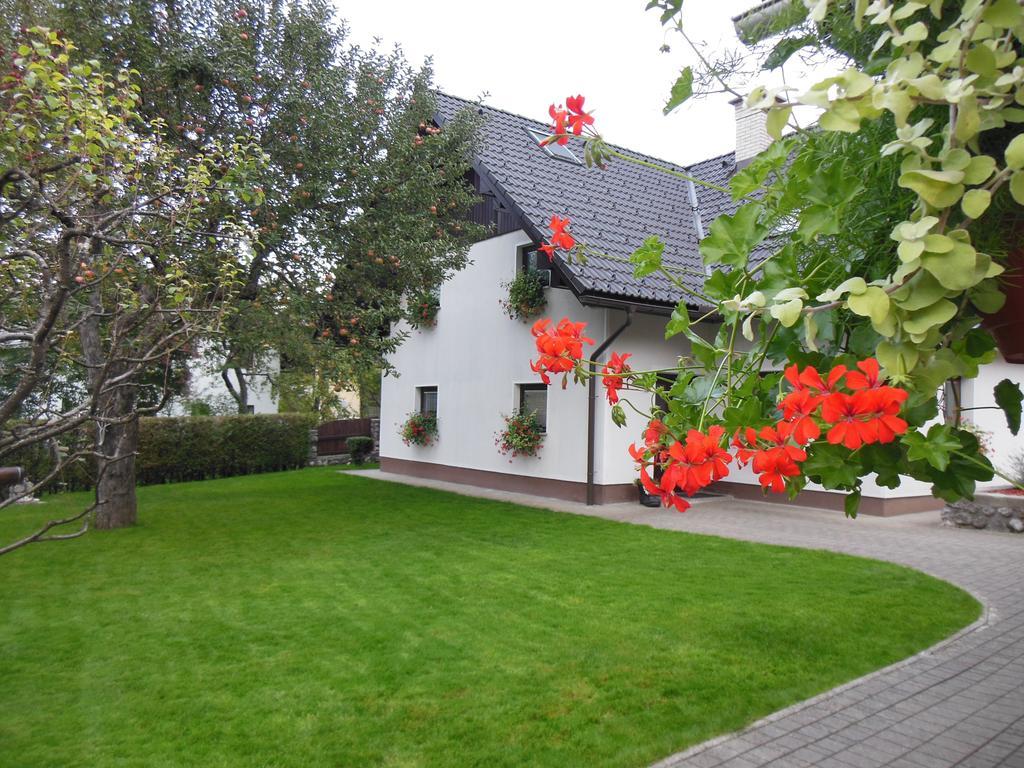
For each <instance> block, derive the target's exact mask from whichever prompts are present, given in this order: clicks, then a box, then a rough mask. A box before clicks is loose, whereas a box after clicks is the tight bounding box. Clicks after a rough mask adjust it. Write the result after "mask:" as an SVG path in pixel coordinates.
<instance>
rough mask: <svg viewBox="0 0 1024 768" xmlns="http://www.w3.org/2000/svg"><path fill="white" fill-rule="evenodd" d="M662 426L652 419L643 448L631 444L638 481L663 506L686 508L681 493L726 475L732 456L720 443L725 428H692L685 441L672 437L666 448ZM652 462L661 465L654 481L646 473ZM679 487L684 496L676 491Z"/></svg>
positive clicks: (684, 509) (708, 483) (693, 489)
mask: <svg viewBox="0 0 1024 768" xmlns="http://www.w3.org/2000/svg"><path fill="white" fill-rule="evenodd" d="M663 428H664V425H663V424H661V422H658V421H652V422H651V424H650V425H648V428H647V432H646V433H645V435H644V439H645V443H646V446H647V447H646V449H645V450H641V449H639V448H637V447H636V446H635V445H632V446H630V449H629V452H630V455H631V456H632V457H633V458H634V459H636V461H637V462H638V463H639V464H640V484H641V485H642V486H643V487H644V489H645V490H646V491H647V492H648V493H649V494H651V495H653V496H658V497H660V498H661V500H662V504H663V505H664V506H666V507H668V506H673V507H675V508H676V509H677V510H679V511H680V512H685V511H686V510H687V509H689V507H690V503H689V502H688V501H687V500H686V499H685V498H684V496H692V495H694V494H695V493H697V492H698V491H699V490H700V489H701V488H703V487H705V486H707V485H710V484H711V483H713V482H714V481H715V480H721V479H722V478H723V477H725V476H726V475H728V474H729V467H728V466H727V465H728V463H729V462H731V461H732V456H731V455H730V454H729V452H728V451H727V450H725V449H724V448H723V447H722V445H721V441H722V436H723V435H724V434H725V430H724V429H722V428H721V427H719V426H713V427H711V428H710V429H709V430H708V432H707V434H704V433H702V432H698V431H697V430H695V429H691V430H690V431H689V432H688V433H687V435H686V441H685V442H680V441H679V440H675V441H673V442H672V444H671V445H670V446H669V448H668V450H667V451H665V450H662V448H661V442H660V441H661V437H662V436H663V435H664V432H662V429H663ZM655 441H657V442H655ZM652 442H653V443H654V445H652ZM652 453H653V454H654V456H653V457H652V455H651V454H652ZM652 458H653V459H654V460H653V461H652V460H651V459H652ZM651 466H655V467H659V468H660V469H661V477H660V479H659V480H658V481H657V482H655V481H654V480H653V479H652V478H651V476H650V474H649V473H648V468H649V467H651ZM680 491H681V492H682V494H683V496H681V495H680V494H679V492H680Z"/></svg>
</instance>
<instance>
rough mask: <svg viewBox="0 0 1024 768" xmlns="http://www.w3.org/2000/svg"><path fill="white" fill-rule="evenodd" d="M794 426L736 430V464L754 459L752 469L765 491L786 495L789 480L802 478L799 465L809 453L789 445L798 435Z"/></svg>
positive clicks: (786, 424)
mask: <svg viewBox="0 0 1024 768" xmlns="http://www.w3.org/2000/svg"><path fill="white" fill-rule="evenodd" d="M794 424H795V422H792V421H780V422H779V423H778V424H776V425H775V426H774V427H771V426H768V427H762V428H761V431H760V432H757V431H756V430H755V429H753V428H752V427H747V428H746V429H745V430H737V431H736V434H735V435H734V436H733V438H732V445H733V447H734V448H736V461H737V462H738V463H739V465H740V466H741V467H743V466H746V465H747V463H748V462H750V461H751V459H753V464H752V465H751V468H752V469H753V470H754V472H756V473H757V475H758V478H757V479H758V481H759V482H760V483H761V487H762V488H764V489H765V490H766V491H767V490H771V491H774V492H775V493H783V492H784V491H785V490H786V478H787V477H796V476H797V475H799V474H800V462H802V461H806V459H807V452H806V451H804V450H803V449H802V448H800V447H799V446H796V445H791V444H790V443H789V439H790V437H792V436H793V433H794V432H795V427H794Z"/></svg>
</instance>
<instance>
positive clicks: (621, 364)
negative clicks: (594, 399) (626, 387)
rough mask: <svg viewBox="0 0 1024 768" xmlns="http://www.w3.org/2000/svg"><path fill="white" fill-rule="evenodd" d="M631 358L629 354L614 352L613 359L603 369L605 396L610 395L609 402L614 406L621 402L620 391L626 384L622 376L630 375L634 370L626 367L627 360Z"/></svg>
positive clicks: (602, 380)
mask: <svg viewBox="0 0 1024 768" xmlns="http://www.w3.org/2000/svg"><path fill="white" fill-rule="evenodd" d="M629 357H632V355H631V354H630V353H629V352H627V353H626V354H624V355H620V354H618V353H617V352H612V356H611V359H610V360H609V361H608V363H607V364H606V365H605V367H604V368H602V369H601V373H602V374H603V378H602V379H601V383H602V384H604V388H605V394H606V395H608V402H609V403H611V404H612V405H615V404H616V403H617V402H619V390H620V389H622V385H623V383H624V381H623V378H622V374H624V373H629V372H630V370H632V369H631V368H630V367H629V366H628V365H626V359H627V358H629Z"/></svg>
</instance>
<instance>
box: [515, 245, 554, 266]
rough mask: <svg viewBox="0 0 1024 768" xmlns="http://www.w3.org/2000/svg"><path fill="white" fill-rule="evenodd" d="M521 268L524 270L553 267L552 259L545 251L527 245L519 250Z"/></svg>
mask: <svg viewBox="0 0 1024 768" xmlns="http://www.w3.org/2000/svg"><path fill="white" fill-rule="evenodd" d="M519 269H520V270H521V271H523V272H536V271H538V270H544V269H551V259H550V258H549V257H548V255H547V254H546V253H544V251H541V250H538V249H537V248H534V247H533V246H532V245H531V246H527V247H526V248H523V249H521V250H520V251H519Z"/></svg>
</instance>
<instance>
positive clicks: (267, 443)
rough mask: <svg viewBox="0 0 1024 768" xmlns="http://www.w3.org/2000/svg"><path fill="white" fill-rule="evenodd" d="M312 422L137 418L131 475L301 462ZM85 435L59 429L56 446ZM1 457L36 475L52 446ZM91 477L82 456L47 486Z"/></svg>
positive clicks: (145, 478) (266, 417) (69, 485)
mask: <svg viewBox="0 0 1024 768" xmlns="http://www.w3.org/2000/svg"><path fill="white" fill-rule="evenodd" d="M313 426H315V421H314V418H313V417H312V416H309V415H305V414H259V415H247V416H198V417H194V416H182V417H177V418H163V417H152V418H143V419H139V452H138V455H137V456H136V457H135V479H136V481H137V482H138V483H139V484H140V485H152V484H157V483H170V482H180V481H184V480H209V479H212V478H215V477H230V476H232V475H249V474H256V473H258V472H276V471H279V470H284V469H297V468H298V467H304V466H306V463H307V462H308V461H309V430H310V429H311V428H312V427H313ZM90 438H91V428H88V427H85V428H83V429H81V430H79V431H77V432H73V433H70V434H68V435H63V436H62V437H61V441H60V443H61V445H60V450H61V451H73V450H75V449H76V447H81V446H83V445H86V444H87V441H88V440H89V439H90ZM5 460H6V461H8V462H9V463H11V464H14V465H17V466H21V467H24V468H25V474H26V475H27V476H28V477H29V479H31V480H39V479H40V478H43V477H45V476H46V475H47V473H49V472H50V470H51V469H52V467H53V462H54V457H53V455H52V449H51V448H48V447H44V446H34V447H33V448H32V449H31V450H26V451H22V452H18V453H17V454H12V455H10V456H9V457H6V459H5ZM94 477H95V473H94V471H93V470H92V467H91V462H88V461H85V460H83V461H80V462H77V463H76V464H74V465H72V466H71V467H68V468H66V469H65V470H64V471H63V472H61V474H60V475H58V476H57V477H56V478H55V479H54V481H53V482H51V483H50V484H49V486H48V488H47V490H48V491H51V492H53V491H80V490H88V489H90V488H92V487H93V483H94Z"/></svg>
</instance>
